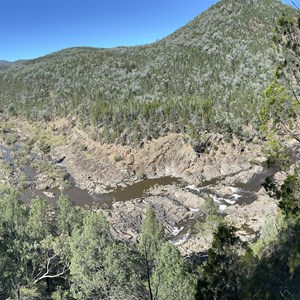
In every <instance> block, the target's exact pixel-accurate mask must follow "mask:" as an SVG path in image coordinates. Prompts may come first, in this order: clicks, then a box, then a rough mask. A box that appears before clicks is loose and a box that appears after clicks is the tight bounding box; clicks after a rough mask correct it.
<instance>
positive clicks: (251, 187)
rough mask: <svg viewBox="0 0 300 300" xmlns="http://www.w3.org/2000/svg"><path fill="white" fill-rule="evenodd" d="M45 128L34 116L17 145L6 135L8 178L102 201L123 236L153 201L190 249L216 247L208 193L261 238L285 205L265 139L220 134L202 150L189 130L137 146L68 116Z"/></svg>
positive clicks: (171, 233)
mask: <svg viewBox="0 0 300 300" xmlns="http://www.w3.org/2000/svg"><path fill="white" fill-rule="evenodd" d="M42 130H43V139H42V140H43V143H44V144H42V145H41V142H40V139H41V138H39V139H38V138H36V135H37V134H36V131H35V128H34V125H32V124H31V125H30V124H26V123H22V124H21V126H17V127H16V128H15V131H13V132H16V133H17V138H16V141H15V142H14V143H12V144H10V145H8V144H7V141H5V138H2V143H1V145H2V146H1V147H2V148H1V150H2V151H1V152H2V157H1V163H2V170H4V169H5V168H4V166H6V167H7V170H6V171H7V174H3V176H2V178H1V180H2V182H7V183H8V182H10V181H11V182H10V183H11V184H13V183H16V181H17V182H18V183H19V181H20V180H21V179H22V178H23V179H22V180H23V183H24V184H23V185H22V187H21V190H22V197H23V199H22V200H24V201H29V200H30V199H31V198H32V197H33V196H34V195H35V194H37V195H40V196H43V197H44V198H46V199H47V200H48V201H49V202H50V203H53V205H55V201H56V199H57V197H58V196H59V194H60V193H61V191H62V190H63V191H64V193H66V194H67V195H69V197H70V198H71V199H72V200H73V201H74V202H75V203H77V204H78V205H81V206H84V205H88V206H90V205H92V204H97V206H98V209H100V210H102V211H103V212H104V214H105V215H106V217H107V219H108V220H109V222H110V224H111V230H112V233H113V234H114V235H115V236H117V237H118V238H121V239H124V240H128V241H132V242H134V241H135V240H136V237H137V234H138V232H139V230H140V226H141V222H142V219H143V217H144V214H145V211H146V208H147V206H148V204H149V203H151V204H152V205H153V206H154V208H155V210H156V213H157V216H158V218H159V219H160V220H161V222H162V223H163V225H164V228H165V231H166V234H167V235H168V237H169V239H170V240H171V242H173V243H174V244H175V245H177V246H178V248H179V249H181V251H182V252H183V253H185V254H190V253H192V252H201V251H204V250H205V249H207V248H208V247H209V243H210V241H211V237H210V236H199V234H196V232H195V230H194V224H195V222H196V221H197V220H200V219H201V218H202V215H203V213H202V209H201V207H202V206H203V203H204V199H205V198H206V197H212V198H213V199H214V201H215V202H216V203H218V205H219V209H220V212H221V213H222V215H223V216H224V218H225V219H226V220H228V222H230V223H231V224H233V225H234V226H235V227H237V229H238V234H239V235H240V236H241V237H242V238H243V239H245V240H251V239H254V238H255V236H256V235H257V234H259V231H260V230H261V228H262V227H263V226H264V223H265V220H266V219H267V218H268V215H270V214H271V215H276V213H277V204H276V202H275V201H274V199H272V198H270V197H269V196H268V195H267V194H266V192H265V190H264V189H263V188H261V183H262V182H263V181H264V179H265V178H266V177H267V176H269V175H272V174H274V173H276V170H275V169H266V158H265V157H264V156H263V155H262V154H261V145H260V143H259V142H258V141H252V142H246V141H243V142H242V141H239V140H237V139H235V138H234V137H233V138H232V139H231V140H230V142H227V141H225V140H224V138H223V137H222V136H221V135H212V136H211V138H210V140H211V143H210V146H209V147H208V148H207V149H206V150H205V151H204V153H201V154H199V153H197V152H196V151H195V150H194V149H193V147H192V146H191V145H190V143H189V141H188V140H187V138H186V137H185V136H183V135H182V134H174V133H173V134H169V135H167V136H164V137H161V138H158V139H157V140H153V141H149V142H145V143H144V144H142V145H140V146H136V147H131V146H122V145H100V144H99V143H97V142H95V141H93V140H92V139H91V138H90V137H89V136H88V135H87V134H86V133H85V132H84V131H82V130H80V129H79V128H74V127H72V126H70V124H69V123H68V122H67V121H65V120H59V121H57V122H53V123H51V124H50V125H49V126H48V127H47V128H42ZM39 135H41V133H39ZM6 139H7V138H6ZM47 141H48V144H49V149H48V146H47V145H48V144H47ZM29 145H30V147H29ZM24 156H26V160H24V159H23V160H22V159H20V158H22V157H24ZM9 170H10V171H9ZM25 183H26V184H25ZM19 185H20V184H19Z"/></svg>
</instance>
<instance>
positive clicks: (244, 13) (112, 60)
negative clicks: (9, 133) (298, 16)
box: [0, 0, 292, 143]
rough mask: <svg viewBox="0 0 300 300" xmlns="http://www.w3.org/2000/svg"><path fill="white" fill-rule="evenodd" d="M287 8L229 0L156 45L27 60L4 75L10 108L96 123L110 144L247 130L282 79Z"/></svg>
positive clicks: (1, 88) (268, 0)
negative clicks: (276, 43)
mask: <svg viewBox="0 0 300 300" xmlns="http://www.w3.org/2000/svg"><path fill="white" fill-rule="evenodd" d="M283 11H286V12H288V11H292V10H291V8H290V7H288V6H286V5H283V4H282V3H280V2H279V1H276V0H264V1H257V0H243V1H239V2H235V1H232V0H223V1H220V2H218V3H217V4H215V5H213V6H212V7H211V8H210V9H208V10H207V11H205V12H203V13H202V14H200V15H199V16H197V17H196V18H195V19H194V20H192V21H191V22H189V23H188V24H187V25H185V26H183V27H182V28H180V29H178V30H177V31H175V32H174V33H172V34H171V35H169V36H168V37H166V38H164V39H162V40H160V41H157V42H155V43H153V44H148V45H144V46H136V47H118V48H113V49H103V48H101V49H97V48H92V47H78V48H69V49H64V50H61V51H58V52H55V53H52V54H50V55H46V56H44V57H40V58H36V59H34V60H30V61H26V62H24V63H22V64H21V65H17V66H11V67H10V68H8V69H6V70H4V71H2V72H1V73H0V98H1V104H2V105H3V106H4V107H7V109H8V110H9V111H10V112H11V113H15V114H20V113H21V114H22V115H25V116H26V117H27V118H31V119H33V120H34V119H40V120H42V119H45V120H47V119H49V118H53V117H56V116H67V115H73V116H76V118H77V119H78V120H79V121H80V122H81V123H82V124H83V125H84V126H87V125H89V124H93V125H94V126H95V128H96V131H97V138H99V134H98V133H99V129H100V128H101V130H104V131H105V132H106V133H105V134H102V133H103V132H102V131H101V130H100V136H101V137H103V136H106V138H104V140H106V139H107V138H108V140H109V141H115V140H116V139H118V138H119V136H121V135H123V137H122V142H125V143H127V142H130V141H131V140H132V137H131V138H130V137H128V135H130V134H131V133H132V131H136V133H135V134H134V138H133V139H136V140H139V139H141V138H144V137H145V136H149V138H153V137H157V136H159V135H161V134H163V132H164V131H167V132H168V131H184V132H187V131H189V133H192V135H198V134H200V133H201V132H203V131H205V130H221V131H225V132H229V133H232V132H241V128H242V127H243V126H248V125H249V124H251V126H253V124H254V126H255V124H256V122H257V121H256V117H255V113H256V111H257V110H258V109H259V106H260V99H261V95H262V91H263V90H264V89H265V88H266V87H267V86H268V84H269V83H270V81H271V80H272V76H273V69H274V62H275V53H274V50H273V46H272V32H273V28H274V25H275V20H276V18H277V17H278V16H279V15H280V14H281V13H282V12H283ZM11 82H14V89H7V88H5V87H6V86H10V85H11ZM28 108H33V109H31V110H30V111H27V110H28ZM158 112H159V113H158ZM176 115H178V116H179V119H178V120H177V118H176ZM149 119H150V120H151V123H152V124H149ZM182 123H183V124H184V127H182ZM145 124H146V125H145ZM147 125H149V126H147ZM128 127H129V128H128ZM134 127H137V128H138V129H136V130H135V129H134ZM148 127H149V128H150V129H149V128H148ZM126 131H127V133H126V134H124V132H126ZM139 132H140V133H141V134H139ZM110 134H111V137H108V136H109V135H110ZM124 135H126V137H124ZM124 139H125V140H124Z"/></svg>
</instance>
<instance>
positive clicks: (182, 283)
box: [151, 242, 196, 300]
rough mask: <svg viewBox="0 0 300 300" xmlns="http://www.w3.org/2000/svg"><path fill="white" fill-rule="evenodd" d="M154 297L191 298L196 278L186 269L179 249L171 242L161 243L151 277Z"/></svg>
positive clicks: (163, 298) (180, 299)
mask: <svg viewBox="0 0 300 300" xmlns="http://www.w3.org/2000/svg"><path fill="white" fill-rule="evenodd" d="M151 279H152V286H153V288H152V289H153V294H154V299H160V300H169V299H177V300H192V299H194V297H195V292H196V289H195V288H196V278H195V277H194V276H193V275H192V274H190V273H189V272H188V270H187V266H186V265H185V263H184V261H183V259H182V257H181V255H180V253H179V251H178V250H177V249H176V248H175V246H173V245H172V244H170V243H168V242H166V243H164V244H163V245H162V247H161V249H160V251H159V253H158V255H157V259H156V264H155V269H154V273H153V275H152V277H151Z"/></svg>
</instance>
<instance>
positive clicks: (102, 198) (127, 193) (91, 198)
mask: <svg viewBox="0 0 300 300" xmlns="http://www.w3.org/2000/svg"><path fill="white" fill-rule="evenodd" d="M179 182H181V181H180V179H179V178H174V177H171V176H167V177H161V178H153V179H145V180H143V181H140V182H137V183H134V184H132V185H128V186H125V187H117V188H116V189H115V190H114V191H112V192H109V193H104V194H89V193H88V191H87V190H82V189H80V188H79V187H77V186H73V187H71V188H68V189H66V190H65V191H64V192H63V193H64V194H66V195H67V196H68V197H69V198H70V199H71V200H72V202H74V203H75V204H76V205H79V206H82V207H84V206H91V205H101V206H105V207H107V208H110V207H111V206H112V204H113V203H114V202H117V201H127V200H130V199H135V198H141V197H143V196H144V195H145V192H146V191H147V190H149V189H150V188H151V187H154V186H156V185H159V186H160V185H169V184H173V183H174V184H177V183H179ZM44 192H46V193H53V194H54V197H53V198H51V197H48V196H47V195H46V194H45V193H44ZM61 193H62V192H61V191H60V190H58V189H47V190H46V191H40V190H37V189H31V190H24V191H23V192H22V193H21V200H23V201H25V202H29V201H30V199H32V198H33V197H34V195H37V196H42V197H46V199H47V200H48V201H49V203H51V204H52V205H54V206H55V203H56V201H57V199H58V197H59V195H60V194H61Z"/></svg>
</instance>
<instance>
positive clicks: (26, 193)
mask: <svg viewBox="0 0 300 300" xmlns="http://www.w3.org/2000/svg"><path fill="white" fill-rule="evenodd" d="M16 147H17V148H18V147H20V146H18V145H15V146H14V147H13V148H12V149H11V148H8V147H6V146H3V145H0V150H1V152H2V159H3V160H4V161H5V162H6V163H7V164H9V166H10V168H11V169H12V174H14V173H16V171H15V170H16V169H17V168H16V166H15V164H14V159H13V151H14V150H15V148H16ZM1 152H0V153H1ZM31 155H32V156H34V158H35V159H41V158H39V157H37V156H36V154H34V153H31ZM53 163H55V162H53ZM56 165H57V166H58V167H59V168H62V169H64V170H65V171H66V169H65V167H64V166H63V164H61V163H59V164H58V163H56ZM22 169H23V172H24V173H25V174H26V177H27V179H28V180H29V181H30V182H32V183H34V181H35V178H36V171H35V170H34V169H33V168H32V167H31V166H30V165H26V166H23V167H22ZM276 171H277V170H276V169H273V168H271V169H267V168H265V169H264V170H263V171H262V172H260V173H257V174H255V175H254V176H253V177H252V178H251V180H250V181H249V182H248V183H246V184H237V185H235V186H233V187H229V189H231V191H232V194H231V195H229V196H227V197H226V198H224V197H221V196H219V195H218V194H217V193H216V192H215V191H214V187H216V186H217V185H218V184H219V179H214V180H211V181H209V182H204V183H203V184H202V185H201V186H191V185H186V184H185V183H184V182H183V181H182V180H181V179H180V178H174V177H170V176H167V177H162V178H154V179H144V180H142V181H140V182H137V183H134V184H132V185H128V186H125V187H121V186H119V187H117V188H116V189H114V190H112V191H108V192H107V193H103V194H89V193H88V191H87V190H83V189H81V188H79V187H78V186H77V185H76V183H75V181H74V179H73V178H72V176H71V175H70V174H69V177H68V178H69V179H68V180H69V181H70V183H71V187H69V188H67V189H66V190H64V192H63V193H64V194H66V195H67V196H68V197H69V199H70V200H71V201H72V202H73V203H75V204H76V205H79V206H82V207H85V206H91V205H94V204H95V205H100V206H101V207H103V208H107V209H111V208H112V204H113V203H114V202H116V201H128V200H131V199H136V198H142V197H145V192H146V191H147V190H149V189H150V188H152V187H154V186H156V185H160V186H166V185H170V184H181V185H182V187H183V188H185V189H186V190H187V191H189V192H192V193H195V194H197V195H199V196H202V195H209V196H211V197H212V198H213V200H214V201H215V202H216V203H218V205H219V208H220V211H221V212H223V211H224V210H225V209H226V207H228V206H230V205H234V204H239V205H249V204H251V203H252V202H254V201H255V200H256V198H257V196H256V193H257V192H258V191H259V189H260V188H261V185H262V183H263V182H264V181H265V179H266V178H267V177H269V176H272V175H274V173H275V172H276ZM13 176H16V175H13ZM61 193H62V192H61V191H60V190H59V189H56V188H48V189H46V190H39V189H36V188H35V186H34V185H31V186H30V187H28V188H26V189H24V190H23V191H22V192H21V193H20V199H21V200H22V201H23V202H25V203H28V202H29V201H30V200H31V199H33V198H34V197H35V196H41V197H43V198H45V199H46V200H47V201H48V202H49V203H50V204H52V205H53V206H55V205H56V201H57V199H58V197H59V195H60V194H61ZM190 210H191V211H199V209H194V210H193V209H190ZM199 215H200V212H199ZM194 222H195V220H190V219H188V220H183V221H181V222H180V223H179V224H177V226H178V227H174V228H173V232H172V234H171V235H172V238H171V239H172V240H173V241H174V243H176V244H180V243H181V241H184V240H186V239H187V235H188V234H189V232H190V228H191V227H192V224H193V223H194ZM249 233H250V232H249ZM252 233H253V232H252Z"/></svg>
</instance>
